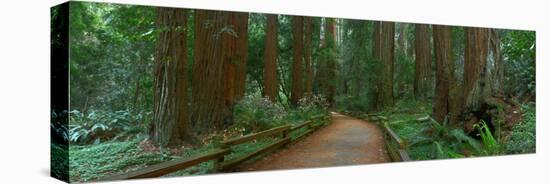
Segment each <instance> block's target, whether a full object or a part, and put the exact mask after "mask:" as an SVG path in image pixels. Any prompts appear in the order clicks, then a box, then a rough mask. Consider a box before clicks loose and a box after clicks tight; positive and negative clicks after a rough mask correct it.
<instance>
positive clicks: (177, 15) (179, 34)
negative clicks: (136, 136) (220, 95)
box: [152, 8, 189, 146]
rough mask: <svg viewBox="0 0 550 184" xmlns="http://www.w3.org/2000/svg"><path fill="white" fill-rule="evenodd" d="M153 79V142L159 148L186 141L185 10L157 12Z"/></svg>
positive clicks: (161, 10) (160, 9) (173, 9)
mask: <svg viewBox="0 0 550 184" xmlns="http://www.w3.org/2000/svg"><path fill="white" fill-rule="evenodd" d="M156 25H157V27H158V28H159V30H161V31H160V32H159V38H158V42H157V53H156V57H155V78H154V93H153V98H154V100H153V101H154V108H153V124H154V126H153V130H152V137H153V140H154V141H155V142H156V143H157V144H159V145H161V146H176V145H180V144H181V143H182V142H183V141H185V140H186V138H189V130H188V116H187V93H186V86H187V84H186V83H187V78H186V75H185V72H186V65H187V52H186V36H187V35H186V29H185V28H186V26H187V15H186V10H184V9H180V8H158V9H157V20H156Z"/></svg>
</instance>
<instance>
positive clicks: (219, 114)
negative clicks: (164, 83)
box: [191, 10, 246, 134]
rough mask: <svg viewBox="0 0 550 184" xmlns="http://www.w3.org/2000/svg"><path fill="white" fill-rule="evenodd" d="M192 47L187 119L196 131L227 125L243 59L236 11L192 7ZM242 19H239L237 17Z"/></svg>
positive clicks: (230, 119) (201, 132)
mask: <svg viewBox="0 0 550 184" xmlns="http://www.w3.org/2000/svg"><path fill="white" fill-rule="evenodd" d="M195 12H196V13H195V49H194V52H195V54H194V57H195V61H194V63H193V76H192V84H193V87H194V88H193V92H192V101H191V105H192V107H193V109H192V114H191V122H192V124H193V130H194V131H195V132H196V133H197V134H204V133H208V132H212V131H215V130H220V129H222V128H224V127H227V126H229V125H231V123H232V112H233V105H234V103H235V100H236V97H237V94H238V90H236V88H237V86H238V84H236V83H238V81H237V80H236V78H237V77H236V76H237V75H239V74H240V73H239V72H240V71H241V70H239V69H238V65H237V63H243V62H242V60H243V57H242V55H239V51H242V50H241V49H243V48H241V47H245V46H246V45H243V44H239V38H242V37H243V35H239V32H240V31H239V29H240V28H239V14H238V13H233V12H222V11H210V10H197V11H195ZM241 20H242V19H241Z"/></svg>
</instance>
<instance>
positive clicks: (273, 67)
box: [264, 14, 279, 102]
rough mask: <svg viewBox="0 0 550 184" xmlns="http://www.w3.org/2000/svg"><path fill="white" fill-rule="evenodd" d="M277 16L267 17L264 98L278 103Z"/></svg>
mask: <svg viewBox="0 0 550 184" xmlns="http://www.w3.org/2000/svg"><path fill="white" fill-rule="evenodd" d="M277 29H278V20H277V15H275V14H271V15H267V26H266V30H265V32H266V33H265V54H264V96H266V97H267V98H269V100H271V101H272V102H275V101H277V92H278V86H279V85H278V84H277V43H278V41H277Z"/></svg>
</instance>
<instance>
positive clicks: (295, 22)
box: [290, 16, 304, 105]
mask: <svg viewBox="0 0 550 184" xmlns="http://www.w3.org/2000/svg"><path fill="white" fill-rule="evenodd" d="M303 19H304V18H303V17H301V16H294V17H293V19H292V37H293V44H292V45H293V47H294V48H293V49H294V53H293V60H294V61H293V62H292V86H291V92H290V93H291V94H290V102H291V104H292V105H298V102H299V101H300V99H301V98H302V96H303V90H302V85H303V83H302V80H303V74H302V57H303V33H304V31H303V29H304V22H303Z"/></svg>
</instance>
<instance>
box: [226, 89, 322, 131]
mask: <svg viewBox="0 0 550 184" xmlns="http://www.w3.org/2000/svg"><path fill="white" fill-rule="evenodd" d="M326 114H328V102H327V101H326V99H325V98H324V97H322V96H312V97H310V98H307V97H304V98H302V99H300V101H299V106H298V107H297V108H286V109H285V108H284V107H283V106H282V105H281V104H279V103H273V102H271V101H270V100H269V99H267V98H264V97H262V96H261V95H260V94H259V93H254V94H249V95H246V96H245V97H244V98H243V99H242V100H240V101H239V102H238V103H237V104H236V105H235V107H234V110H233V117H234V124H233V126H232V127H231V128H230V130H240V129H242V130H241V133H244V134H248V133H252V132H258V131H262V130H267V129H269V128H273V127H277V126H281V125H283V124H288V123H302V122H304V121H306V120H308V119H310V118H311V117H313V116H316V115H326Z"/></svg>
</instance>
